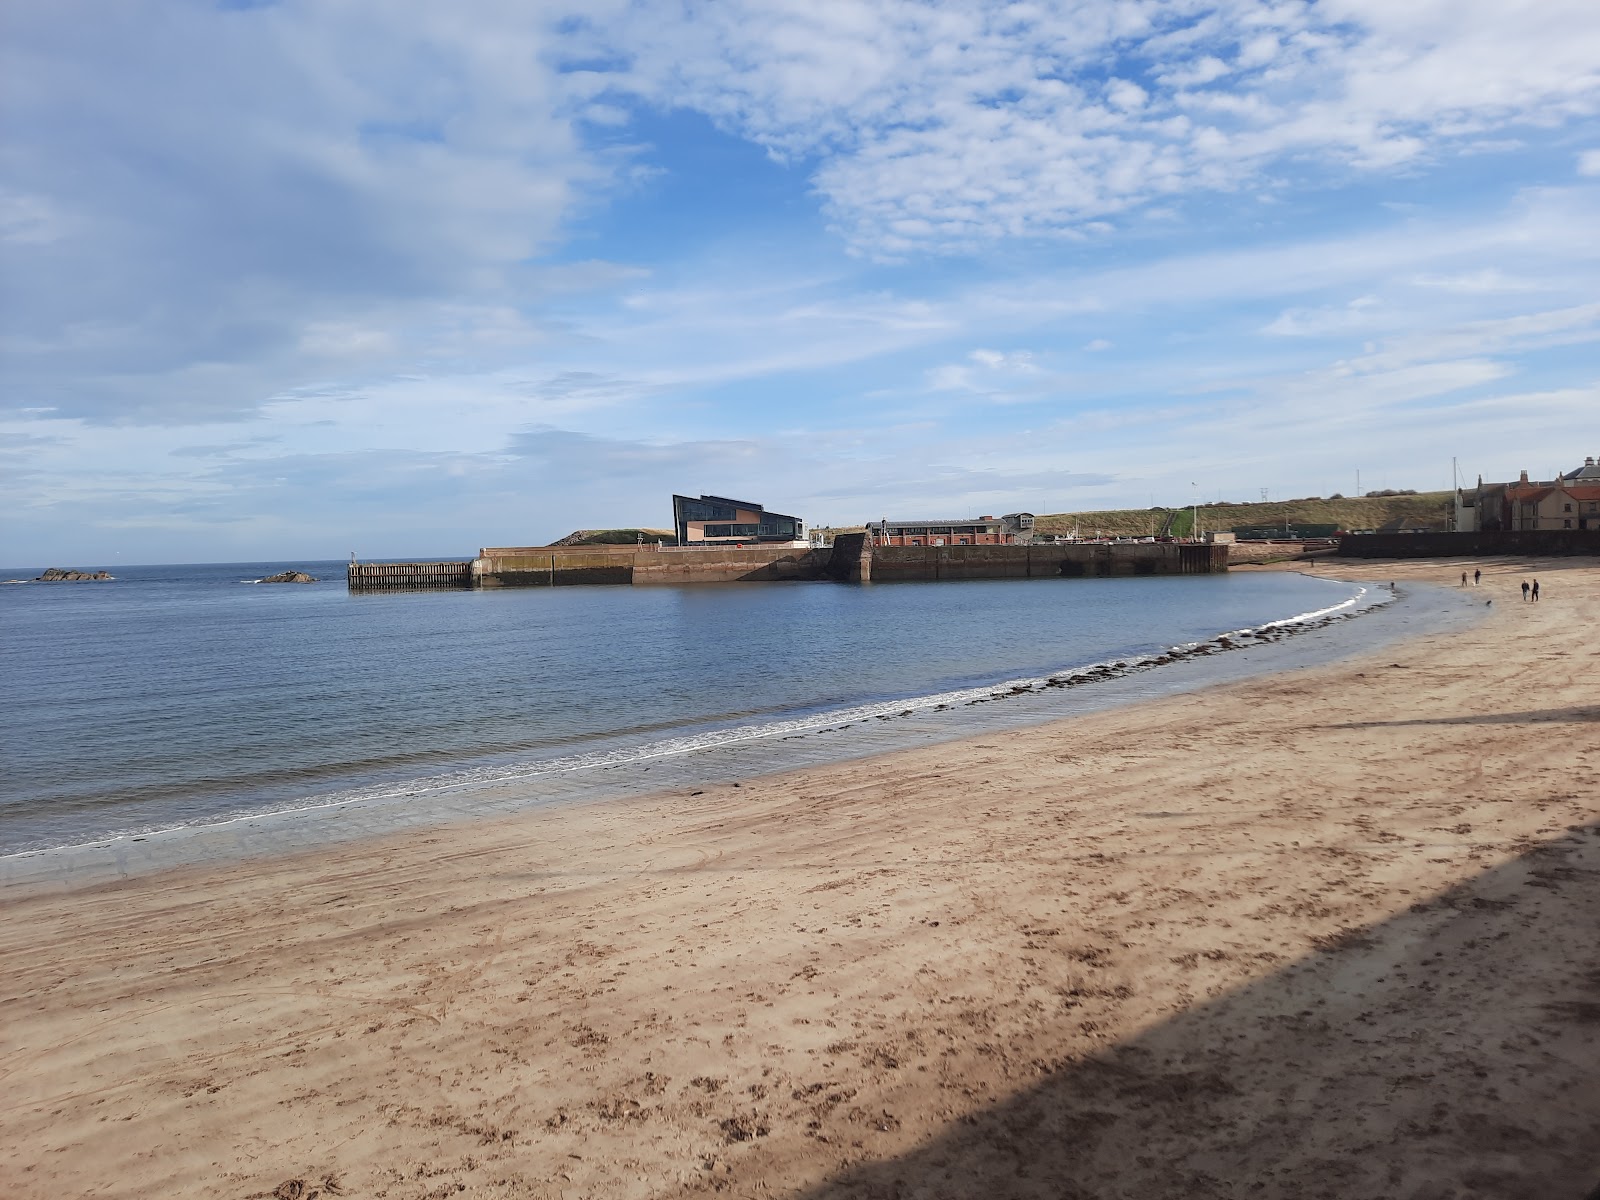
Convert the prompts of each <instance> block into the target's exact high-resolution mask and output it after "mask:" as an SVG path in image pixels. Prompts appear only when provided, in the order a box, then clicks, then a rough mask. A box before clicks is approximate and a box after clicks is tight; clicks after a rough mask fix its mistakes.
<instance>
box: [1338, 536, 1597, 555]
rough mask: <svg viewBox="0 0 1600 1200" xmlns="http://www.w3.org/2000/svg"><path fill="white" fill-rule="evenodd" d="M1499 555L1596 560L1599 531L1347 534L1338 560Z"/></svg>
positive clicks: (1341, 540) (1343, 538)
mask: <svg viewBox="0 0 1600 1200" xmlns="http://www.w3.org/2000/svg"><path fill="white" fill-rule="evenodd" d="M1501 554H1528V555H1537V556H1540V557H1543V556H1546V555H1549V556H1555V557H1565V556H1567V555H1572V554H1585V555H1593V556H1595V557H1597V558H1600V529H1522V530H1491V531H1489V532H1485V533H1349V534H1346V535H1345V536H1344V537H1342V538H1340V539H1339V557H1341V558H1478V557H1483V556H1491V555H1501Z"/></svg>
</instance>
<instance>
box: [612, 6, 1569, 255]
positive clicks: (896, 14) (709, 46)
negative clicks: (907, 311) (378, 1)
mask: <svg viewBox="0 0 1600 1200" xmlns="http://www.w3.org/2000/svg"><path fill="white" fill-rule="evenodd" d="M629 13H630V19H629V21H628V22H627V24H626V27H625V30H623V31H622V32H621V33H620V34H619V33H618V32H617V31H616V30H608V31H606V33H605V34H602V35H599V36H597V39H596V40H597V43H598V44H601V45H604V46H607V47H609V48H610V49H611V50H612V51H613V52H615V51H617V50H620V51H622V52H623V53H625V54H626V55H628V56H629V63H628V65H627V67H626V68H625V69H622V70H618V71H616V72H614V73H612V75H611V78H610V81H609V82H610V83H611V85H612V86H614V87H618V88H621V89H632V90H635V91H637V92H639V93H640V94H642V95H644V96H646V97H648V98H651V99H653V100H655V101H657V102H659V103H663V104H667V103H671V104H674V105H687V106H691V107H694V108H698V109H699V110H701V111H703V112H705V113H707V114H709V115H710V116H712V118H713V119H715V120H717V121H718V122H719V123H720V124H722V125H723V126H724V127H726V128H728V129H731V130H734V131H736V132H738V133H740V134H741V135H743V136H746V137H750V138H752V139H754V140H756V141H758V142H760V143H761V144H763V145H766V146H768V147H770V148H771V149H772V150H773V151H774V152H775V153H777V154H780V155H782V156H785V157H786V158H789V159H791V160H798V159H801V158H812V159H815V160H816V163H817V166H816V168H815V175H814V178H815V181H816V184H817V186H818V188H819V189H820V191H821V192H822V194H823V195H824V196H825V197H826V199H827V203H828V208H829V211H830V214H831V215H832V217H833V220H834V222H835V224H836V227H837V228H838V229H839V231H840V232H841V233H842V234H843V235H844V236H845V237H846V238H847V239H848V240H849V242H850V243H851V244H852V245H853V246H855V247H856V248H857V249H858V250H860V251H861V252H862V253H865V254H868V255H872V256H877V257H888V258H894V257H901V256H906V255H911V254H915V253H923V252H927V251H934V252H940V251H966V250H971V249H973V248H975V247H977V246H979V245H981V244H983V243H985V242H988V241H992V240H994V239H998V238H1006V237H1017V236H1022V237H1036V236H1069V235H1070V234H1071V233H1073V232H1074V231H1076V230H1081V229H1082V228H1083V226H1084V225H1085V224H1086V223H1087V222H1090V221H1093V220H1096V219H1100V218H1104V217H1106V216H1109V215H1115V214H1117V213H1121V212H1125V211H1128V210H1130V209H1134V208H1138V207H1139V206H1141V205H1145V204H1149V203H1152V202H1159V201H1161V200H1162V198H1163V197H1170V196H1173V195H1178V194H1188V193H1194V192H1202V191H1216V190H1224V191H1226V190H1232V189H1235V188H1238V187H1242V186H1245V185H1247V184H1249V183H1251V182H1252V181H1254V180H1255V179H1256V178H1258V177H1259V176H1261V175H1262V174H1263V173H1264V172H1265V171H1267V170H1268V169H1276V170H1283V169H1288V168H1292V167H1293V166H1294V164H1295V163H1296V162H1298V161H1304V160H1314V161H1321V162H1324V163H1333V164H1336V165H1339V166H1345V167H1349V166H1354V167H1356V168H1358V169H1361V170H1373V171H1382V170H1387V169H1390V168H1394V167H1396V166H1401V165H1405V164H1410V163H1414V162H1417V161H1419V160H1423V159H1425V158H1428V157H1430V156H1437V155H1442V154H1447V153H1450V152H1452V149H1458V150H1461V151H1463V152H1465V151H1467V150H1470V149H1472V148H1474V147H1481V146H1482V145H1483V144H1484V143H1485V142H1486V141H1490V140H1493V139H1488V138H1486V137H1485V134H1486V133H1488V132H1489V131H1492V130H1497V129H1505V128H1508V127H1511V126H1523V125H1535V126H1538V125H1543V126H1550V125H1556V124H1560V123H1562V122H1566V121H1571V120H1576V119H1582V118H1584V117H1586V116H1590V115H1592V114H1594V113H1595V112H1596V110H1597V108H1600V70H1597V69H1596V66H1595V64H1596V63H1597V62H1600V9H1597V8H1596V7H1595V6H1594V5H1592V4H1590V3H1588V2H1587V0H1550V2H1549V3H1546V4H1541V5H1539V6H1537V8H1535V9H1529V8H1527V7H1525V6H1524V7H1518V6H1505V5H1496V4H1491V3H1488V2H1487V0H1480V2H1474V3H1468V4H1463V5H1442V4H1408V5H1395V4H1393V3H1390V2H1388V0H1339V2H1336V3H1329V4H1319V5H1314V6H1313V5H1298V4H1296V5H1279V4H1272V3H1268V2H1267V0H1237V2H1235V3H1230V4H1226V5H1221V6H1217V7H1214V8H1209V9H1199V10H1197V9H1193V8H1191V7H1189V6H1164V5H1157V4H1153V3H1139V2H1135V0H1090V2H1089V3H1085V4H1080V5H1074V6H1072V7H1071V8H1070V9H1058V8H1056V7H1053V6H1020V5H1012V4H1009V3H1006V2H1004V0H987V2H981V3H972V2H970V0H961V2H960V3H957V2H956V0H945V2H942V3H941V2H935V3H931V4H927V5H918V6H907V5H902V4H899V3H896V2H894V0H876V2H866V3H859V4H852V5H837V6H815V5H810V4H802V3H800V0H783V2H779V3H775V4H774V3H766V2H763V3H756V2H755V0H727V2H726V3H719V4H717V5H708V6H704V7H701V8H698V9H692V10H689V11H688V15H687V16H686V17H685V16H684V15H683V14H684V10H681V9H678V8H676V7H672V8H669V9H660V8H654V7H652V6H649V5H645V6H642V7H638V8H633V9H630V10H629ZM598 20H603V18H597V21H598ZM1113 57H1114V58H1115V59H1116V60H1117V61H1118V63H1119V73H1118V76H1117V77H1116V78H1115V79H1113V80H1111V81H1109V82H1101V81H1100V79H1099V72H1100V70H1101V69H1102V66H1103V64H1104V63H1105V62H1106V61H1107V60H1108V59H1110V58H1113ZM1120 64H1128V65H1129V66H1130V67H1132V66H1136V67H1137V68H1138V69H1137V70H1130V69H1123V68H1122V67H1121V65H1120ZM594 86H599V85H594Z"/></svg>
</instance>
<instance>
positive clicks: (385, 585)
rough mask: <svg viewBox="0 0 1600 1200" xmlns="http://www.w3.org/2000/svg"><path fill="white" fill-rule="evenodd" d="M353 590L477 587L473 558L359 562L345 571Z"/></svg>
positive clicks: (401, 590) (396, 590)
mask: <svg viewBox="0 0 1600 1200" xmlns="http://www.w3.org/2000/svg"><path fill="white" fill-rule="evenodd" d="M345 578H346V579H347V581H348V582H349V585H350V590H351V591H352V592H411V591H425V590H435V589H441V588H470V587H472V586H474V583H475V580H474V579H473V572H472V561H471V560H470V559H468V560H466V561H464V562H415V563H357V562H353V563H351V564H350V566H349V568H348V569H347V570H346V573H345Z"/></svg>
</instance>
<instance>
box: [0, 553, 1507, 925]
mask: <svg viewBox="0 0 1600 1200" xmlns="http://www.w3.org/2000/svg"><path fill="white" fill-rule="evenodd" d="M1275 567H1276V569H1280V570H1281V569H1292V568H1288V567H1287V566H1286V565H1284V564H1275ZM1302 573H1305V574H1308V575H1311V576H1312V577H1316V578H1323V579H1327V580H1329V581H1330V582H1340V583H1350V584H1352V585H1353V586H1356V587H1358V588H1361V589H1363V590H1362V591H1360V592H1358V593H1357V595H1355V596H1353V597H1351V598H1350V599H1347V600H1345V601H1342V602H1340V603H1338V604H1334V605H1330V606H1327V607H1326V608H1323V609H1318V610H1312V611H1308V612H1304V613H1299V614H1295V615H1292V616H1289V617H1284V618H1280V619H1277V620H1272V621H1268V622H1264V623H1262V624H1261V625H1258V626H1253V627H1249V628H1245V629H1236V630H1228V631H1222V632H1220V633H1218V634H1217V635H1215V636H1213V637H1210V638H1208V639H1206V640H1204V641H1199V642H1189V643H1182V644H1180V645H1176V646H1172V647H1169V648H1167V649H1165V650H1162V651H1159V652H1149V653H1144V654H1130V655H1125V656H1123V658H1122V659H1108V660H1106V661H1104V662H1096V663H1087V664H1083V665H1081V666H1078V667H1072V668H1064V669H1061V670H1057V671H1055V672H1053V673H1050V674H1048V675H1045V676H1040V677H1037V678H1035V677H1027V678H1022V677H1019V678H1016V679H1004V680H996V681H994V682H993V683H989V684H983V685H974V686H970V687H965V688H961V689H958V690H956V691H952V692H941V693H934V694H929V695H926V696H918V697H912V698H905V699H897V700H886V701H882V702H876V703H869V704H863V705H858V706H852V707H849V708H845V709H840V710H829V711H823V712H818V713H813V714H809V715H807V716H804V717H801V718H797V719H795V720H791V721H784V722H780V723H776V724H773V725H770V726H752V727H750V729H749V731H748V732H746V731H745V730H744V729H743V728H741V727H733V728H730V729H726V730H718V731H715V734H714V735H713V739H712V740H707V741H704V742H699V743H697V742H696V739H693V738H688V739H670V740H668V741H667V742H664V743H661V746H662V747H663V748H661V749H656V748H654V746H653V745H647V746H645V747H642V748H640V749H639V750H638V751H628V752H624V753H622V754H620V755H617V756H611V755H606V754H601V755H599V756H591V755H580V756H577V757H576V758H575V759H573V760H568V759H562V758H557V759H554V760H549V761H546V762H535V763H532V764H530V765H529V766H528V767H526V768H525V769H522V770H519V771H516V772H515V773H512V772H509V771H506V772H498V773H496V774H493V775H491V776H490V777H487V778H479V777H474V775H475V773H474V772H472V771H463V772H459V773H455V774H447V775H442V776H424V777H420V778H417V779H413V780H408V781H404V782H400V783H395V784H389V785H383V790H381V791H379V790H377V789H376V788H367V789H362V790H361V791H359V792H357V793H355V794H347V793H339V792H335V793H331V794H329V795H327V796H310V797H307V798H306V800H305V801H304V802H301V803H298V804H294V805H289V806H285V807H282V808H276V809H271V810H267V811H261V810H252V811H245V812H240V813H237V814H234V815H230V816H225V817H221V818H217V819H207V820H203V821H199V822H195V823H193V824H183V825H175V826H163V827H159V828H146V829H135V830H132V831H129V832H126V833H120V834H116V835H112V836H109V837H97V838H94V839H92V840H90V841H87V842H77V843H68V844H64V845H57V846H46V847H38V848H26V849H20V850H13V851H8V852H6V853H0V895H4V894H6V893H14V892H16V890H17V889H19V888H22V889H29V888H33V887H38V886H41V885H45V884H54V885H64V886H68V887H78V886H88V885H91V884H93V883H96V882H103V881H106V880H110V879H127V878H130V877H132V876H134V875H138V874H148V873H150V872H153V871H161V870H170V869H175V868H178V867H184V866H192V865H202V864H204V863H207V862H219V861H227V860H230V859H234V860H237V859H251V858H256V857H261V856H264V855H271V854H273V853H277V852H286V853H304V852H307V851H311V852H314V851H315V850H316V849H317V848H318V847H319V846H321V845H325V844H332V843H334V842H345V841H351V840H358V839H364V838H370V837H381V836H384V835H386V834H389V833H394V832H399V831H403V830H407V829H420V828H428V827H439V826H446V825H452V824H456V823H458V822H461V821H470V820H474V819H486V820H493V819H503V818H504V817H506V816H511V815H514V814H515V813H517V812H518V811H523V810H526V809H528V808H530V807H542V806H544V805H570V804H583V803H594V802H601V803H603V802H605V801H606V800H608V799H613V798H615V797H616V796H618V795H628V794H638V793H639V792H640V791H641V789H648V790H658V789H666V788H671V787H675V786H686V785H687V786H692V785H695V784H709V783H717V782H727V781H728V780H730V779H732V778H743V777H745V776H747V775H748V776H758V775H767V774H773V773H778V772H783V771H787V770H793V769H797V768H798V767H805V766H821V765H825V764H827V763H832V762H846V761H851V760H855V759H859V758H862V757H867V756H871V755H876V754H882V753H893V752H894V751H895V750H897V749H901V748H904V747H905V746H912V745H926V744H938V743H940V742H948V741H952V740H956V739H959V738H962V737H966V736H971V735H972V734H974V733H977V732H982V731H985V730H988V729H991V728H994V727H1002V728H1009V727H1025V726H1031V725H1044V724H1049V723H1052V722H1055V721H1060V720H1065V719H1071V718H1072V717H1074V716H1078V715H1082V714H1084V713H1088V712H1095V711H1099V710H1101V709H1104V708H1111V707H1120V706H1123V705H1127V704H1136V703H1143V702H1145V701H1147V700H1149V699H1151V698H1152V697H1158V696H1162V695H1169V694H1173V693H1175V692H1179V691H1184V692H1187V691H1194V690H1198V689H1203V688H1206V687H1210V686H1215V685H1218V684H1223V683H1227V682H1231V681H1233V680H1235V679H1239V678H1247V677H1253V676H1258V675H1262V674H1270V673H1272V672H1275V671H1286V670H1295V669H1299V668H1303V667H1305V666H1307V665H1312V664H1320V663H1324V662H1329V661H1336V660H1338V659H1340V658H1347V657H1351V656H1355V655H1359V654H1364V653H1369V652H1371V651H1372V650H1373V649H1375V648H1377V647H1378V646H1381V645H1383V644H1387V643H1388V642H1389V641H1392V640H1393V639H1394V638H1395V637H1397V636H1407V633H1405V632H1401V631H1399V630H1397V629H1395V628H1385V629H1382V630H1379V631H1377V632H1376V635H1375V636H1374V637H1373V638H1370V639H1365V640H1362V641H1360V642H1357V641H1356V640H1355V639H1356V637H1357V636H1358V635H1357V634H1356V633H1354V632H1351V634H1350V636H1349V639H1348V641H1347V643H1346V644H1345V645H1343V646H1337V647H1333V648H1331V649H1330V648H1328V647H1326V646H1323V645H1318V644H1316V643H1314V642H1313V643H1303V644H1300V645H1298V646H1296V647H1295V649H1296V650H1298V651H1299V653H1293V652H1289V653H1286V652H1285V651H1286V650H1288V648H1289V646H1290V645H1291V644H1293V643H1294V642H1296V641H1298V640H1300V639H1305V638H1307V637H1308V636H1310V635H1313V634H1316V633H1318V632H1319V631H1323V630H1327V629H1328V628H1329V627H1330V626H1337V625H1339V624H1340V623H1342V622H1345V621H1354V620H1357V619H1361V620H1364V621H1367V622H1371V621H1372V618H1373V617H1374V616H1376V615H1377V614H1378V611H1379V610H1381V609H1384V608H1388V607H1395V608H1397V609H1399V610H1400V611H1401V612H1402V613H1404V612H1406V611H1407V610H1408V609H1409V610H1411V611H1417V610H1420V611H1421V612H1422V613H1424V614H1426V615H1425V616H1424V617H1423V618H1422V619H1423V620H1424V622H1425V621H1426V619H1427V616H1431V617H1432V619H1433V622H1434V624H1435V626H1436V627H1437V628H1441V629H1442V628H1446V627H1449V626H1450V625H1452V624H1455V623H1459V622H1462V621H1465V620H1467V619H1475V617H1476V612H1475V610H1474V611H1473V612H1472V613H1468V612H1466V611H1465V610H1464V608H1461V607H1460V606H1458V605H1457V604H1456V603H1455V598H1454V597H1453V595H1452V593H1450V592H1449V590H1448V589H1445V590H1442V591H1437V592H1435V593H1434V594H1433V595H1432V596H1431V597H1422V598H1420V602H1419V597H1417V596H1415V595H1412V594H1410V593H1411V589H1407V592H1405V593H1393V592H1390V591H1389V590H1388V589H1387V588H1386V587H1384V586H1382V585H1379V584H1376V583H1374V582H1372V581H1371V580H1355V579H1345V578H1341V577H1339V576H1336V575H1332V574H1331V573H1328V574H1323V575H1321V576H1317V575H1316V574H1315V572H1302ZM1402 601H1408V602H1410V603H1409V605H1405V606H1403V605H1402V603H1401V602H1402ZM1430 601H1431V602H1432V603H1431V604H1430ZM1346 609H1349V610H1351V611H1349V612H1345V611H1342V610H1346ZM1391 615H1396V614H1391ZM1374 623H1376V622H1374ZM1391 624H1392V622H1391ZM1369 642H1370V644H1369ZM1252 652H1254V654H1255V657H1254V658H1252V660H1251V661H1249V663H1248V667H1247V668H1246V669H1240V668H1245V667H1246V662H1245V658H1246V656H1250V655H1251V654H1252ZM1224 654H1226V655H1227V656H1228V657H1229V659H1230V660H1231V661H1229V662H1228V663H1227V664H1224V665H1217V664H1215V663H1214V661H1213V657H1212V656H1218V655H1224ZM1262 655H1269V656H1272V657H1273V658H1274V659H1276V660H1277V661H1263V659H1262V658H1261V657H1260V656H1262ZM1186 660H1189V665H1190V667H1191V668H1193V667H1194V666H1195V662H1196V660H1206V664H1205V665H1202V666H1200V667H1199V673H1198V674H1196V673H1195V671H1194V670H1193V669H1191V670H1190V671H1188V672H1182V673H1180V672H1175V671H1173V670H1172V668H1173V667H1175V666H1178V665H1180V664H1184V663H1185V661H1186ZM1157 668H1161V669H1162V670H1163V671H1164V672H1165V673H1166V674H1165V677H1164V678H1162V679H1160V680H1153V681H1150V682H1149V683H1148V684H1145V685H1141V682H1140V681H1138V680H1137V679H1134V677H1137V676H1141V675H1144V674H1146V673H1148V672H1154V671H1156V670H1157ZM1230 668H1231V669H1230ZM1128 679H1134V682H1133V683H1132V684H1131V685H1121V686H1118V687H1112V686H1110V685H1112V684H1114V683H1119V682H1120V681H1123V680H1128ZM1082 685H1093V686H1092V687H1088V688H1085V689H1084V690H1082V691H1080V692H1078V693H1077V694H1076V695H1074V696H1072V697H1071V698H1068V697H1066V696H1065V695H1062V696H1061V697H1060V698H1059V700H1058V702H1056V703H1049V702H1044V703H1039V702H1038V698H1039V697H1042V696H1044V695H1045V694H1046V693H1047V692H1051V691H1055V690H1058V689H1061V690H1064V689H1076V688H1080V687H1082ZM1024 698H1026V701H1030V702H1032V703H1031V704H1029V706H1028V711H1017V710H1018V709H1019V708H1021V707H1022V706H1021V705H1019V704H1018V703H1017V702H1018V701H1019V700H1022V699H1024ZM992 703H999V704H1000V705H1002V706H1003V707H1005V708H1006V709H1007V710H1008V711H1007V713H1006V714H1004V715H999V714H997V715H996V719H995V720H984V721H980V722H976V723H975V722H974V720H972V719H967V720H963V714H960V713H957V712H953V711H951V710H953V709H964V708H972V707H974V706H977V705H989V704H992ZM986 715H987V714H986ZM1007 717H1010V718H1012V719H1009V720H1008V719H1007ZM907 718H911V720H910V721H909V722H908V721H907ZM880 723H881V724H882V727H883V728H884V729H885V730H888V731H892V732H893V733H894V734H902V735H904V736H903V737H898V738H897V737H891V738H890V739H887V740H886V739H884V738H880V737H877V736H875V735H870V734H867V733H866V732H865V731H866V730H867V729H877V728H878V727H879V724H880ZM908 725H909V726H910V728H908ZM852 730H854V731H855V732H854V733H853V734H851V733H850V732H849V731H852ZM730 734H732V735H741V736H731V737H730V736H728V735H730ZM797 741H799V742H804V743H805V745H804V746H801V747H791V746H786V745H785V743H792V742H797ZM680 743H682V744H680ZM823 743H826V746H827V748H826V749H825V750H822V751H821V752H820V753H817V754H808V753H805V751H806V750H809V749H810V748H811V747H814V746H819V745H822V744H823ZM797 752H798V754H797ZM730 754H731V755H732V756H733V757H735V758H737V759H739V760H740V761H738V762H736V763H733V764H724V763H722V762H718V761H717V760H718V759H719V758H725V757H728V756H729V755H730ZM591 758H592V759H594V761H585V760H589V759H591ZM752 760H753V761H752ZM424 798H429V799H431V800H432V801H433V802H435V804H436V807H434V808H430V809H426V810H418V809H417V807H416V805H417V804H418V802H420V801H422V800H423V799H424ZM297 823H299V824H303V828H300V829H296V828H295V827H294V826H295V825H296V824H297Z"/></svg>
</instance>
